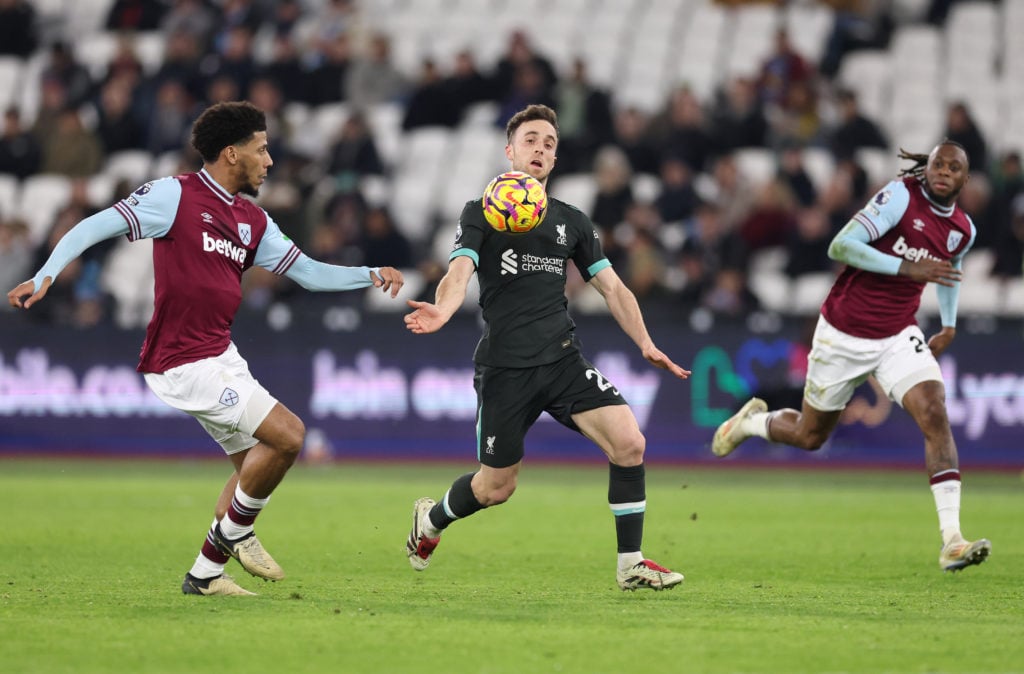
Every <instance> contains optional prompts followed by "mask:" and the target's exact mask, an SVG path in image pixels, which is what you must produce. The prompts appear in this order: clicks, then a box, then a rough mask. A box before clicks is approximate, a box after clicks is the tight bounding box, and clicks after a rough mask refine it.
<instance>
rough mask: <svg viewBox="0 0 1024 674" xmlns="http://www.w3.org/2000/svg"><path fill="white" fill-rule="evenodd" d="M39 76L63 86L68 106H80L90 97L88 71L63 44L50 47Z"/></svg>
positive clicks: (91, 85)
mask: <svg viewBox="0 0 1024 674" xmlns="http://www.w3.org/2000/svg"><path fill="white" fill-rule="evenodd" d="M39 76H40V78H41V79H43V80H51V79H52V80H57V81H58V82H60V83H61V84H63V85H64V92H65V96H67V102H68V104H69V105H75V106H78V105H81V104H82V103H84V102H85V101H87V100H88V99H89V97H90V96H91V95H92V88H93V84H92V77H90V75H89V71H88V70H86V68H85V66H83V65H82V64H81V63H79V62H78V61H76V60H75V56H74V54H73V53H72V52H71V47H70V46H69V45H68V44H66V43H64V42H60V41H58V42H54V43H53V44H52V45H50V53H49V58H48V60H47V62H46V65H45V66H43V69H42V71H41V72H40V74H39Z"/></svg>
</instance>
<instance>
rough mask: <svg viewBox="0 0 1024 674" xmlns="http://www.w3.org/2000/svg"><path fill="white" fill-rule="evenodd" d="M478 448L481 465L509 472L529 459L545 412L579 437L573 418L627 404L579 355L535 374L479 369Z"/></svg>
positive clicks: (536, 369)
mask: <svg viewBox="0 0 1024 674" xmlns="http://www.w3.org/2000/svg"><path fill="white" fill-rule="evenodd" d="M473 388H475V389H476V421H477V424H476V447H477V451H476V453H477V458H478V459H479V460H480V463H482V464H484V465H485V466H490V467H492V468H505V467H507V466H511V465H514V464H516V463H518V462H519V461H521V460H522V458H523V438H524V437H525V436H526V431H528V430H529V429H530V426H532V425H533V424H534V422H535V421H537V418H538V417H539V416H540V414H541V412H547V413H548V414H550V415H551V416H552V417H554V418H555V419H556V420H557V421H558V422H559V423H561V424H562V425H563V426H566V427H568V428H571V429H572V430H574V431H576V432H579V430H580V429H579V427H578V426H576V424H575V423H574V422H573V420H572V415H573V414H577V413H579V412H586V411H587V410H592V409H597V408H598V407H605V406H606V405H625V404H626V399H625V398H623V397H622V394H620V393H619V390H618V389H617V388H615V386H614V385H613V384H612V383H611V382H609V381H608V380H607V379H605V377H604V375H602V374H601V373H600V372H598V371H597V368H596V367H594V366H593V365H591V364H590V363H589V362H587V361H586V359H584V358H583V356H581V355H580V354H579V353H574V354H572V355H569V356H566V357H565V358H562V359H561V360H558V361H555V362H554V363H549V364H547V365H541V366H539V367H529V368H509V367H489V366H487V365H477V366H476V374H475V375H474V377H473Z"/></svg>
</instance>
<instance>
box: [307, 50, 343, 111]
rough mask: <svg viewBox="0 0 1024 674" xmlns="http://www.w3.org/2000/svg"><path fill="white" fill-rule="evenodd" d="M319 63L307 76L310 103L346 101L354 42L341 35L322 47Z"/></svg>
mask: <svg viewBox="0 0 1024 674" xmlns="http://www.w3.org/2000/svg"><path fill="white" fill-rule="evenodd" d="M319 49H320V51H319V56H320V58H319V59H318V61H319V63H318V65H317V66H316V67H314V68H313V69H312V70H311V71H310V72H309V74H308V75H307V76H306V80H307V81H306V93H307V96H308V99H307V100H308V102H309V103H311V104H313V105H320V104H322V103H339V102H341V101H344V100H345V77H346V74H347V73H348V69H349V68H350V67H351V66H352V42H351V40H350V39H349V36H348V35H347V34H345V33H340V34H338V35H336V36H335V37H334V39H333V40H331V41H330V42H325V43H323V44H322V45H321V46H320V48H319Z"/></svg>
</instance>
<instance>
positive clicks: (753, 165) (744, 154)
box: [733, 147, 778, 186]
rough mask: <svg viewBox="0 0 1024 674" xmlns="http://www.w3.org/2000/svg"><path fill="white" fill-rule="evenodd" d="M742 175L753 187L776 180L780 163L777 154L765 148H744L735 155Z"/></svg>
mask: <svg viewBox="0 0 1024 674" xmlns="http://www.w3.org/2000/svg"><path fill="white" fill-rule="evenodd" d="M733 157H735V159H736V167H737V168H738V169H739V172H740V174H741V175H742V176H743V177H745V178H746V179H747V180H749V181H750V182H751V184H752V185H754V186H758V185H764V184H766V183H769V182H771V181H772V180H773V179H774V178H775V174H776V173H777V171H778V163H777V161H776V159H775V152H773V151H772V150H769V149H768V148H763V147H742V148H740V149H738V150H736V151H735V152H734V153H733Z"/></svg>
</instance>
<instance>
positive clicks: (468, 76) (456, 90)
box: [445, 49, 494, 116]
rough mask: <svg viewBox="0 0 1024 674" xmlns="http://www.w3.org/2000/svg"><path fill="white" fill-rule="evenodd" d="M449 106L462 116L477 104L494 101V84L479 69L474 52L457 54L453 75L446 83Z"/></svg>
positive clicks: (467, 51)
mask: <svg viewBox="0 0 1024 674" xmlns="http://www.w3.org/2000/svg"><path fill="white" fill-rule="evenodd" d="M445 83H446V85H447V89H448V97H449V105H450V106H451V107H452V108H453V109H455V110H458V111H459V115H460V116H461V115H462V114H463V113H465V112H466V109H467V108H468V107H470V106H471V105H474V104H476V103H481V102H483V101H489V100H494V91H493V90H492V86H493V83H492V82H491V81H490V80H489V79H488V78H487V77H486V76H485V75H484V74H483V73H481V72H480V69H479V68H477V65H476V58H475V57H474V56H473V52H472V51H470V50H468V49H462V50H460V51H459V52H458V53H457V54H455V62H454V64H453V66H452V73H451V75H450V76H449V77H448V78H447V79H446V81H445Z"/></svg>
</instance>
